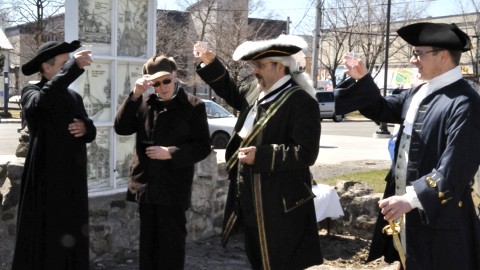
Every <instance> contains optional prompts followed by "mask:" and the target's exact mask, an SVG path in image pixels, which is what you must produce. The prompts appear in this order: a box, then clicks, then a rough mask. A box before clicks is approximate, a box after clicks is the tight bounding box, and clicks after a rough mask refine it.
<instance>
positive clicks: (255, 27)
mask: <svg viewBox="0 0 480 270" xmlns="http://www.w3.org/2000/svg"><path fill="white" fill-rule="evenodd" d="M180 6H183V7H184V8H186V10H187V11H188V12H189V13H190V14H191V18H192V22H193V25H194V27H195V28H194V29H195V33H193V34H192V35H191V36H190V38H191V42H192V44H193V43H194V42H195V41H197V40H202V41H207V42H208V43H209V47H210V49H212V50H213V51H214V52H215V54H216V55H217V57H218V58H219V59H220V60H221V61H222V62H223V63H224V64H225V66H226V67H227V68H228V70H229V72H230V74H231V76H232V77H233V78H234V79H235V80H236V81H237V83H238V84H241V83H243V82H244V81H248V80H251V79H252V76H251V70H250V69H247V68H246V63H244V62H243V61H233V60H232V54H233V52H234V50H235V48H237V47H238V46H239V45H240V44H241V43H243V42H244V41H246V40H257V39H266V38H272V37H276V36H278V35H279V34H281V33H282V31H285V29H286V22H285V23H283V24H282V23H280V24H279V23H278V22H279V21H274V20H268V19H255V18H249V16H250V15H251V14H252V13H253V12H255V11H258V10H261V9H262V8H263V0H255V1H247V0H203V1H193V0H182V2H181V3H180ZM190 51H191V49H190ZM198 83H200V82H198V81H197V79H196V77H195V74H193V84H194V87H195V86H196V85H197V84H198Z"/></svg>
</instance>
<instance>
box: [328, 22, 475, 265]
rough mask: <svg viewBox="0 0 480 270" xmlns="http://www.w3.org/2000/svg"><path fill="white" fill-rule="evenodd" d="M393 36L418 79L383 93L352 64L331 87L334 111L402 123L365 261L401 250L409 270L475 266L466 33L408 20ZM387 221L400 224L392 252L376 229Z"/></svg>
mask: <svg viewBox="0 0 480 270" xmlns="http://www.w3.org/2000/svg"><path fill="white" fill-rule="evenodd" d="M397 33H398V34H399V35H400V37H401V38H403V39H404V40H405V41H406V42H408V43H409V44H410V45H412V46H413V50H412V56H411V58H410V63H411V64H413V65H415V66H416V67H417V68H418V73H419V79H420V80H423V81H425V83H423V84H421V85H419V86H417V87H415V88H413V89H410V90H407V91H403V92H402V93H399V94H397V95H391V96H387V97H382V96H381V95H380V91H379V89H378V87H377V86H376V85H375V83H374V81H373V78H372V77H371V76H370V75H369V74H368V70H367V68H366V67H365V65H364V64H363V63H362V62H361V61H359V62H358V63H357V64H354V65H352V66H348V67H347V69H348V70H347V73H348V74H349V75H350V76H351V77H352V78H353V79H355V80H357V81H356V82H354V83H353V85H350V86H347V87H346V88H344V89H339V90H338V91H336V92H335V94H336V111H337V112H338V113H348V112H351V111H353V110H360V112H361V113H362V114H363V115H365V116H367V117H368V118H370V119H372V120H374V121H379V122H387V123H395V124H400V125H401V127H400V130H399V133H398V138H399V139H398V140H397V141H396V145H395V155H394V160H393V166H392V168H391V170H390V172H389V174H388V176H387V178H386V181H387V186H386V189H385V194H384V199H383V200H380V201H379V206H380V212H381V213H380V214H379V218H378V220H377V228H376V230H375V234H374V239H373V242H372V245H371V249H370V256H369V260H373V259H376V258H379V257H381V256H385V257H384V258H385V260H386V261H387V262H393V261H395V260H398V259H399V256H398V255H399V254H401V253H406V261H405V264H406V269H409V270H411V269H421V270H429V269H431V270H434V269H435V270H441V269H445V270H447V269H480V256H479V254H480V221H479V219H478V217H477V216H476V214H475V210H474V204H473V202H472V196H471V190H472V187H471V185H472V183H473V178H474V175H475V172H476V171H477V170H478V167H479V164H480V143H479V142H478V139H479V138H480V97H479V95H478V94H477V93H476V92H475V90H473V89H472V87H471V86H470V84H469V83H468V82H467V81H465V80H464V79H462V72H461V70H460V67H459V63H460V58H461V55H462V52H465V51H468V50H470V49H471V42H470V38H469V37H468V35H467V34H466V33H464V32H463V31H462V30H460V29H459V28H458V27H457V26H456V25H454V24H443V23H415V24H411V25H407V26H405V27H402V28H400V29H399V30H398V31H397ZM340 88H342V86H340ZM387 221H388V222H393V223H394V225H395V223H397V224H398V225H401V232H400V235H401V239H400V241H395V242H396V243H397V244H396V245H397V246H398V247H397V250H395V249H394V247H393V243H392V241H393V240H392V237H391V236H387V235H385V234H382V228H384V226H386V225H387ZM399 242H401V246H400V245H399V244H400V243H399ZM402 246H403V247H402ZM402 250H403V252H402ZM397 251H399V252H398V253H397ZM403 267H405V266H403Z"/></svg>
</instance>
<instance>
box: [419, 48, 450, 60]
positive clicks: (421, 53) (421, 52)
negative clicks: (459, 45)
mask: <svg viewBox="0 0 480 270" xmlns="http://www.w3.org/2000/svg"><path fill="white" fill-rule="evenodd" d="M438 51H443V50H442V49H436V50H431V51H426V52H423V51H416V50H414V51H412V57H415V58H417V59H418V58H419V57H420V56H422V55H424V54H426V53H432V52H438Z"/></svg>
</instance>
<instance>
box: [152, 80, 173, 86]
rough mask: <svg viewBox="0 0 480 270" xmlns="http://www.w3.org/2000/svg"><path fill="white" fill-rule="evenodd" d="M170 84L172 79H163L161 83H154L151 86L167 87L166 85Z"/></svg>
mask: <svg viewBox="0 0 480 270" xmlns="http://www.w3.org/2000/svg"><path fill="white" fill-rule="evenodd" d="M171 82H172V79H165V80H163V81H161V82H155V83H154V84H152V86H153V87H159V86H160V85H162V84H163V85H167V84H170V83H171Z"/></svg>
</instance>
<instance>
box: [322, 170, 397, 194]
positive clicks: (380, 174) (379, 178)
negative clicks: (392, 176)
mask: <svg viewBox="0 0 480 270" xmlns="http://www.w3.org/2000/svg"><path fill="white" fill-rule="evenodd" d="M387 173H388V169H382V170H374V171H368V172H357V173H351V174H342V175H337V176H332V177H328V178H326V179H322V184H327V185H330V186H335V185H336V183H337V181H340V180H342V181H345V180H347V181H356V182H364V183H367V184H368V185H369V186H370V187H371V188H372V189H373V192H375V193H383V191H384V189H385V181H384V179H385V176H386V175H387Z"/></svg>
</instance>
